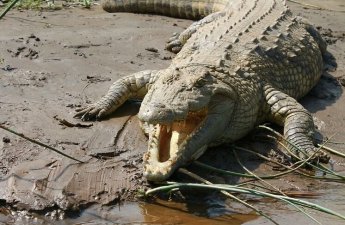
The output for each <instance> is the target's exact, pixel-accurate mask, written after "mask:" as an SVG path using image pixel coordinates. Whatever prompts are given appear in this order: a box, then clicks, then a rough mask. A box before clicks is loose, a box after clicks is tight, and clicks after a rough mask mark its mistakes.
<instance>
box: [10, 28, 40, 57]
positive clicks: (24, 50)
mask: <svg viewBox="0 0 345 225" xmlns="http://www.w3.org/2000/svg"><path fill="white" fill-rule="evenodd" d="M15 41H16V42H21V43H23V44H24V45H23V46H20V47H18V48H17V49H16V50H11V49H7V51H8V52H9V53H11V55H12V57H25V58H29V59H37V58H38V57H39V55H38V51H36V50H35V49H34V47H38V42H40V41H41V39H40V38H39V37H37V36H35V35H34V34H31V35H30V36H28V37H27V38H18V39H16V40H15Z"/></svg>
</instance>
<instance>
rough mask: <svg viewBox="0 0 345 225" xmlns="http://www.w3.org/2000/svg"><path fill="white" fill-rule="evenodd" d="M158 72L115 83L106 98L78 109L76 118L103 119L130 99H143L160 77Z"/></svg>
mask: <svg viewBox="0 0 345 225" xmlns="http://www.w3.org/2000/svg"><path fill="white" fill-rule="evenodd" d="M158 72H159V71H158V70H145V71H141V72H138V73H134V74H132V75H129V76H126V77H123V78H121V79H119V80H117V81H115V82H114V83H113V85H112V86H111V87H110V89H109V91H108V93H107V94H106V95H105V96H103V97H102V98H101V99H100V100H98V101H97V102H96V103H93V104H91V105H88V106H86V107H84V108H81V109H78V110H77V111H78V113H77V114H75V116H74V117H77V118H81V119H82V120H90V119H94V118H95V119H101V118H103V117H105V116H107V115H109V114H110V113H112V112H114V111H115V110H116V109H117V108H118V107H120V106H121V105H122V104H123V103H124V102H125V101H127V100H128V99H131V98H143V97H144V96H145V94H146V93H147V91H148V89H149V87H150V85H151V84H152V83H153V82H154V81H155V80H156V78H157V77H158Z"/></svg>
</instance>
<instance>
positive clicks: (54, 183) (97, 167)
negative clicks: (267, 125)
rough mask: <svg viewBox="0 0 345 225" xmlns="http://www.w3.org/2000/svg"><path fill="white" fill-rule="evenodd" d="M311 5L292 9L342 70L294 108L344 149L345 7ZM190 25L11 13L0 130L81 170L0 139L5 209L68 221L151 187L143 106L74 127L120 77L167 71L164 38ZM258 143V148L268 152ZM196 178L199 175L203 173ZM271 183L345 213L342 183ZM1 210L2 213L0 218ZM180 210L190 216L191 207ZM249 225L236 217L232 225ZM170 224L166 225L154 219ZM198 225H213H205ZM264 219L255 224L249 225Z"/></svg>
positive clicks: (93, 14) (0, 44)
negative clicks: (68, 216) (72, 214)
mask: <svg viewBox="0 0 345 225" xmlns="http://www.w3.org/2000/svg"><path fill="white" fill-rule="evenodd" d="M307 3H310V4H313V5H318V6H320V7H321V8H323V9H314V8H311V7H303V6H301V5H299V4H295V3H289V5H290V6H291V8H292V10H293V12H294V13H295V14H298V15H302V16H304V17H306V18H307V19H309V20H310V21H311V22H312V23H314V24H315V25H316V26H317V27H318V29H319V30H320V32H321V33H322V35H323V36H324V38H325V39H326V41H327V42H328V44H329V47H328V50H329V51H330V53H331V54H333V56H334V57H335V59H336V62H337V69H336V70H335V68H333V67H329V68H328V71H326V72H325V73H324V76H323V78H322V79H321V81H320V83H319V84H318V86H317V87H316V88H315V89H314V90H313V91H312V92H311V93H310V94H309V95H308V96H306V97H305V98H304V99H302V100H301V102H302V103H303V105H304V106H305V107H306V108H307V109H308V110H310V111H311V112H312V113H313V115H314V117H315V120H316V122H317V126H318V129H319V133H320V134H319V135H318V138H319V139H321V138H323V139H327V138H331V140H332V142H345V132H344V126H345V115H344V110H343V109H344V105H345V97H344V95H343V91H344V85H345V27H344V21H345V12H344V11H345V4H344V3H343V2H342V1H341V0H333V1H327V3H325V2H324V1H321V0H317V1H307ZM190 23H191V21H188V20H182V19H174V18H168V17H161V16H153V15H134V14H127V13H117V14H108V13H106V12H104V11H102V9H101V8H100V7H99V6H96V5H94V6H93V7H91V9H83V8H81V7H65V8H64V9H63V10H60V11H41V12H40V11H19V10H12V11H10V12H9V13H8V15H7V16H6V17H5V18H4V19H3V20H1V21H0V123H1V124H3V125H5V126H7V127H10V128H12V129H14V130H16V131H18V132H20V133H24V134H26V135H27V136H28V137H30V138H33V139H35V140H39V141H40V142H43V143H46V144H48V145H50V146H53V147H56V148H57V149H59V150H62V151H63V152H65V153H67V154H69V155H72V156H73V157H75V158H77V159H79V160H82V161H84V162H86V163H83V164H78V163H77V162H75V161H73V160H71V159H67V158H65V157H63V156H61V155H58V154H56V153H54V152H51V151H49V150H47V149H45V148H43V147H39V146H37V145H35V144H32V143H30V142H28V141H26V140H24V139H22V138H20V137H18V136H14V135H12V134H10V133H8V132H6V131H4V130H0V157H1V161H0V198H1V199H2V200H0V204H2V205H3V206H10V207H12V208H13V209H16V210H37V211H42V210H43V212H44V214H47V215H49V216H51V217H53V218H54V217H55V218H57V217H59V216H60V217H63V216H64V214H65V213H64V211H65V210H67V212H68V211H71V210H78V209H80V208H85V207H88V206H90V205H91V204H93V203H97V204H100V205H114V204H116V203H119V202H123V201H124V200H127V201H136V194H137V193H138V190H142V189H145V188H147V186H148V184H147V182H146V181H145V179H144V178H143V177H142V174H141V171H142V170H141V163H142V159H141V157H142V154H143V152H145V150H146V137H145V136H144V135H143V134H142V132H141V131H140V129H139V126H138V121H137V118H136V116H135V114H136V112H137V110H138V107H139V104H138V103H130V104H126V105H125V106H124V107H122V108H121V109H119V110H118V111H117V112H116V113H115V114H114V115H112V116H111V117H110V118H108V119H107V120H104V121H102V122H91V123H85V122H81V121H79V120H76V119H73V114H74V110H75V108H77V107H79V106H81V105H85V104H87V103H90V102H94V101H95V100H97V99H98V98H100V97H101V96H102V95H103V94H104V93H105V92H106V90H107V89H108V87H109V86H110V85H111V83H112V82H114V81H115V80H117V79H118V78H120V77H122V76H125V75H128V74H131V73H133V72H137V71H140V70H145V69H162V68H165V67H167V66H168V65H169V63H170V59H171V58H172V57H174V55H173V54H171V53H170V52H168V51H166V50H164V46H165V42H166V40H167V39H168V38H169V37H170V36H171V34H172V33H173V32H181V31H182V30H183V29H184V28H186V27H187V26H188V25H189V24H190ZM152 48H154V49H156V50H157V51H152ZM66 121H67V122H66ZM78 123H79V124H78ZM243 142H244V144H246V145H251V143H252V140H251V138H250V137H248V138H246V139H245V140H243V141H242V143H243ZM255 146H261V149H265V148H262V146H265V145H263V144H261V145H258V144H256V145H255ZM329 146H331V147H334V148H336V149H338V150H342V151H343V152H345V145H343V144H334V143H329ZM226 148H227V147H223V148H220V149H219V148H218V149H211V150H210V151H209V152H208V153H207V156H206V157H204V158H203V159H202V160H203V161H208V162H209V163H211V164H212V163H214V164H216V165H217V166H220V167H222V168H228V169H236V168H234V166H232V165H234V164H235V163H234V160H233V159H231V154H229V153H228V152H227V151H224V149H226ZM241 157H243V159H244V158H245V162H246V165H247V166H248V167H249V168H250V169H252V170H253V171H256V172H258V173H260V172H261V173H271V172H274V171H272V169H271V166H268V165H266V164H265V163H263V162H261V161H258V160H257V159H256V158H255V157H254V158H253V157H251V156H249V155H246V154H242V155H241ZM334 160H335V162H336V169H337V170H338V171H339V172H342V170H344V168H345V167H343V165H344V163H345V162H344V160H341V159H339V158H336V157H334ZM191 169H192V170H193V169H194V171H197V172H198V171H199V172H200V170H199V169H198V168H195V167H192V168H191ZM237 169H238V168H237ZM201 173H202V174H206V175H208V178H209V179H211V180H213V181H214V182H215V181H218V182H225V183H236V182H238V180H237V178H233V177H219V176H216V175H215V174H207V171H202V172H201ZM272 183H273V184H275V185H277V186H278V187H280V188H281V189H283V190H291V191H312V192H315V193H322V197H318V198H316V199H314V200H313V201H315V202H318V203H324V204H325V205H326V206H328V207H330V208H333V209H335V210H337V211H340V212H342V213H343V214H345V208H344V206H343V205H345V198H344V197H343V196H344V194H345V192H344V191H342V190H343V189H344V187H343V186H341V185H339V184H336V183H329V182H327V183H326V182H320V181H315V180H306V179H305V178H301V177H298V176H288V177H284V178H280V179H277V180H275V181H272ZM224 202H226V201H224ZM333 203H335V205H334V204H333ZM229 204H230V205H231V203H229ZM256 204H258V205H259V206H262V207H263V208H264V209H266V210H268V212H269V213H271V214H272V215H273V217H275V218H276V219H278V220H279V221H280V222H281V223H282V224H290V223H289V219H288V218H289V217H290V216H291V215H292V216H293V217H294V220H296V221H300V222H301V223H305V222H304V221H308V222H309V220H308V219H306V218H304V217H303V216H296V214H297V213H294V211H286V210H287V208H286V207H283V206H281V205H279V204H278V203H275V202H274V203H272V202H267V203H266V204H265V202H263V203H256ZM272 205H274V207H271V206H272ZM227 207H229V206H227ZM173 208H174V207H173ZM273 208H275V209H273ZM5 209H6V210H7V209H8V208H3V210H2V211H4V212H5V211H6V210H5ZM230 209H231V210H230ZM230 209H229V210H230V211H236V209H238V206H237V205H234V206H230ZM146 210H147V208H146ZM241 210H242V208H241ZM284 210H285V211H284ZM143 211H145V210H143ZM185 211H187V212H188V211H189V212H190V214H197V213H195V211H196V210H195V209H193V207H192V206H191V207H189V208H188V207H187V209H185ZM6 212H7V211H6ZM23 212H24V211H23ZM52 212H53V213H52ZM160 212H162V211H161V208H159V207H158V209H157V208H155V210H152V213H153V214H155V213H157V216H158V217H159V216H160ZM246 212H248V210H247V211H246ZM5 214H6V213H5ZM168 214H169V212H168ZM199 214H200V215H204V214H202V213H199ZM170 215H176V216H177V217H178V216H180V220H178V221H180V222H182V223H187V222H188V224H191V223H190V221H189V220H190V217H185V216H181V214H179V213H176V211H174V212H170ZM205 215H206V216H208V217H210V215H208V214H207V213H206V214H205ZM205 215H204V216H205ZM224 215H227V214H226V213H224V214H222V213H219V215H218V214H217V213H216V216H215V217H217V216H223V217H222V219H221V220H218V222H219V221H222V222H224V223H227V221H228V220H227V219H229V218H227V217H224ZM315 216H316V217H320V218H321V220H322V221H325V222H328V223H330V224H342V223H341V222H340V221H338V220H336V219H335V220H333V219H332V218H330V217H328V216H327V217H324V216H319V215H318V214H317V215H315ZM181 218H184V219H181ZM187 218H189V219H187ZM248 218H249V219H248ZM248 218H247V219H248V220H252V219H254V218H255V217H253V216H249V217H248ZM0 219H1V220H0V223H1V221H2V220H3V221H5V222H6V221H8V220H10V219H9V218H8V216H5V217H4V219H2V217H1V216H0ZM170 219H172V218H170ZM230 219H232V221H233V220H234V218H230ZM247 219H242V220H241V219H239V222H238V221H237V223H234V224H241V223H243V222H245V221H246V220H247ZM128 220H130V219H128ZM142 220H143V219H142ZM159 221H160V220H159ZM193 221H195V222H197V221H198V224H200V223H201V222H200V221H203V220H202V219H201V220H196V219H195V218H194V219H193ZM165 222H167V223H169V222H171V221H170V220H161V223H165ZM203 222H205V223H204V224H208V222H209V221H208V220H207V219H205V221H203ZM265 222H267V221H265V220H264V219H262V218H260V219H257V220H254V221H253V222H249V223H251V224H263V223H265ZM219 223H220V222H219ZM296 224H299V223H298V222H297V223H296ZM307 224H308V223H307Z"/></svg>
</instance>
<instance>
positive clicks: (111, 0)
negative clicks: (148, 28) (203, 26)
mask: <svg viewBox="0 0 345 225" xmlns="http://www.w3.org/2000/svg"><path fill="white" fill-rule="evenodd" d="M229 2H230V1H229V0H103V2H102V7H103V9H104V10H105V11H107V12H132V13H149V14H150V13H152V14H161V15H165V16H171V17H177V18H186V19H200V18H202V17H205V16H207V15H209V14H211V13H213V12H216V11H220V10H222V9H224V8H225V7H226V6H227V4H228V3H229Z"/></svg>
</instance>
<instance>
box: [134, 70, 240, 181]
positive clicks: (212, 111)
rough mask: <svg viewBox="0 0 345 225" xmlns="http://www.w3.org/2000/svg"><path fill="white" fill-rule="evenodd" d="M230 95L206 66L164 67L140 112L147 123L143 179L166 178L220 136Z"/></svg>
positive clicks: (224, 125)
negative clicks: (173, 68)
mask: <svg viewBox="0 0 345 225" xmlns="http://www.w3.org/2000/svg"><path fill="white" fill-rule="evenodd" d="M233 94H234V93H233V91H232V89H231V88H230V87H229V86H227V85H225V84H223V83H220V82H219V80H217V79H215V78H214V77H213V76H212V75H211V74H210V73H208V72H207V71H205V70H204V71H203V70H200V71H198V69H195V70H193V71H188V70H184V71H181V70H175V71H170V70H166V71H165V72H162V74H161V75H160V76H159V79H158V80H157V81H156V82H155V83H154V84H153V85H152V87H151V88H150V90H149V92H148V93H147V95H146V96H145V98H144V100H143V102H142V105H141V107H140V111H139V115H138V116H139V119H140V120H141V121H142V122H144V123H146V124H148V125H149V127H150V128H151V129H150V131H149V144H148V152H147V153H146V154H145V155H144V175H145V176H146V178H147V179H148V180H152V181H162V180H165V179H167V178H168V177H169V176H170V175H171V174H172V173H173V172H174V171H175V170H176V169H177V168H178V167H180V166H183V165H186V164H188V163H189V162H191V161H193V160H195V159H196V158H198V157H199V156H200V155H201V154H203V153H204V152H205V150H206V149H207V147H208V146H209V144H210V143H212V142H214V141H215V140H216V139H220V138H221V137H222V133H223V132H224V130H225V129H226V127H227V126H228V122H229V120H230V118H231V113H232V110H233V106H234V101H233V99H234V98H233ZM225 115H226V116H225Z"/></svg>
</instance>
